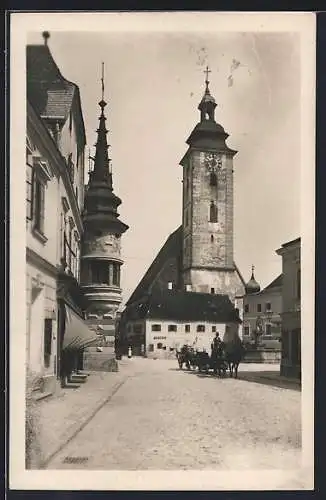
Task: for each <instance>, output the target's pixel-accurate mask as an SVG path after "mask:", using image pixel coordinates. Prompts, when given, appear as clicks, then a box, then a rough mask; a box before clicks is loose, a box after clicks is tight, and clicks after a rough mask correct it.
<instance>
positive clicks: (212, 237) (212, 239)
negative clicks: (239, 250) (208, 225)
mask: <svg viewBox="0 0 326 500" xmlns="http://www.w3.org/2000/svg"><path fill="white" fill-rule="evenodd" d="M211 243H214V236H213V235H212V234H211Z"/></svg>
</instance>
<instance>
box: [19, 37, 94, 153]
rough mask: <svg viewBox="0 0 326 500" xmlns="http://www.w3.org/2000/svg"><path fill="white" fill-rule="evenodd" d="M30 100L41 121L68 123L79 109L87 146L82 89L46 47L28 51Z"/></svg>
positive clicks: (39, 46) (83, 137) (37, 47)
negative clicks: (49, 120) (61, 67)
mask: <svg viewBox="0 0 326 500" xmlns="http://www.w3.org/2000/svg"><path fill="white" fill-rule="evenodd" d="M26 75H27V98H28V100H29V101H30V102H31V104H32V105H33V107H34V109H35V111H36V112H37V113H38V114H39V115H40V116H41V117H42V118H48V119H51V118H56V119H58V120H63V121H66V120H67V118H68V115H69V113H70V110H71V109H72V106H73V104H75V105H76V107H77V114H76V118H77V122H78V127H79V130H80V134H81V137H82V142H83V143H84V144H85V143H86V134H85V126H84V120H83V115H82V110H81V102H80V93H79V88H78V86H77V85H75V84H74V83H72V82H69V81H68V80H66V79H65V78H64V77H63V76H62V74H61V73H60V70H59V68H58V66H57V65H56V63H55V61H54V59H53V57H52V54H51V52H50V50H49V48H48V46H47V45H28V46H27V48H26Z"/></svg>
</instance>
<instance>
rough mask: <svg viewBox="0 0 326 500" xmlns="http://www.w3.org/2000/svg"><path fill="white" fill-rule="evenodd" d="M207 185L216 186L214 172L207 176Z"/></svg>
mask: <svg viewBox="0 0 326 500" xmlns="http://www.w3.org/2000/svg"><path fill="white" fill-rule="evenodd" d="M209 184H210V185H211V186H217V176H216V174H215V173H214V172H212V173H211V174H210V176H209Z"/></svg>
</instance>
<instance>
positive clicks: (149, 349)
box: [148, 344, 154, 352]
mask: <svg viewBox="0 0 326 500" xmlns="http://www.w3.org/2000/svg"><path fill="white" fill-rule="evenodd" d="M153 351H154V344H149V346H148V352H153Z"/></svg>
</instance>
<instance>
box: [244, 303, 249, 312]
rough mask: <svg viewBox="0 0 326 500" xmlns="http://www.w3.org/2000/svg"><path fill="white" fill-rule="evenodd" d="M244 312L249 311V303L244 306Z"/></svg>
mask: <svg viewBox="0 0 326 500" xmlns="http://www.w3.org/2000/svg"><path fill="white" fill-rule="evenodd" d="M244 312H245V313H248V312H249V304H245V306H244Z"/></svg>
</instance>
